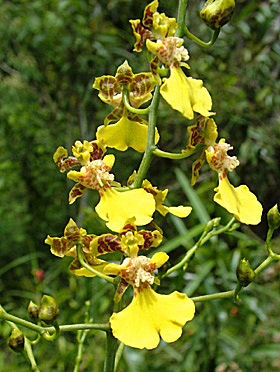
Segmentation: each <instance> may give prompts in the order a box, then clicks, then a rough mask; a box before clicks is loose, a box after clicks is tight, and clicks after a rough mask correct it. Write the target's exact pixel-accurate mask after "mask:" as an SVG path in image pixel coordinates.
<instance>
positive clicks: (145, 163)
mask: <svg viewBox="0 0 280 372" xmlns="http://www.w3.org/2000/svg"><path fill="white" fill-rule="evenodd" d="M159 98H160V95H159V86H158V85H157V86H156V88H155V92H154V96H153V100H152V103H151V106H150V112H149V126H148V137H147V144H146V150H145V153H144V155H143V158H142V161H141V164H140V166H139V169H138V172H137V175H136V178H135V181H134V183H133V185H132V186H131V187H132V188H134V189H135V188H139V187H141V185H142V182H143V179H144V178H145V177H146V173H147V172H148V169H149V167H150V164H151V162H152V159H153V150H154V146H155V128H156V121H157V111H158V105H159Z"/></svg>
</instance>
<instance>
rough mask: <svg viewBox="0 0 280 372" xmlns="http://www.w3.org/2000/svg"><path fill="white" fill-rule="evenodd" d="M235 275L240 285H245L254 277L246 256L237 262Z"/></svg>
mask: <svg viewBox="0 0 280 372" xmlns="http://www.w3.org/2000/svg"><path fill="white" fill-rule="evenodd" d="M236 276H237V279H238V281H239V283H240V284H241V285H242V287H247V285H248V284H250V283H251V282H252V281H253V280H254V279H255V276H256V274H255V272H254V270H253V269H252V268H251V265H250V263H249V261H247V260H246V258H243V259H242V260H241V261H240V262H239V264H238V266H237V268H236Z"/></svg>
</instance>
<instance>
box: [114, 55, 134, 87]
mask: <svg viewBox="0 0 280 372" xmlns="http://www.w3.org/2000/svg"><path fill="white" fill-rule="evenodd" d="M133 76H134V74H133V72H132V69H131V67H130V66H129V64H128V62H127V61H124V63H123V64H122V65H120V66H119V67H118V69H117V73H116V82H117V83H118V84H119V85H121V86H122V87H127V86H129V85H130V83H131V82H132V80H133Z"/></svg>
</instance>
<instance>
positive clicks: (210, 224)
mask: <svg viewBox="0 0 280 372" xmlns="http://www.w3.org/2000/svg"><path fill="white" fill-rule="evenodd" d="M220 222H221V217H217V218H213V220H210V221H209V222H207V224H206V226H205V229H204V231H205V232H209V231H211V230H213V229H214V228H215V227H218V226H219V225H220Z"/></svg>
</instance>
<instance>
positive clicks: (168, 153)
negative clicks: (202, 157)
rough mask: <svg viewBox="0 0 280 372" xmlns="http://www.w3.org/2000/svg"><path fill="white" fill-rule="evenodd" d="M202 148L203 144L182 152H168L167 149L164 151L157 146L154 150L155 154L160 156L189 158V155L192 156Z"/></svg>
mask: <svg viewBox="0 0 280 372" xmlns="http://www.w3.org/2000/svg"><path fill="white" fill-rule="evenodd" d="M200 149H201V146H196V147H195V148H194V149H193V150H192V151H188V152H181V153H172V152H166V151H162V150H160V149H158V148H155V149H154V150H153V154H154V155H156V156H159V157H161V158H168V159H185V158H188V157H189V156H192V155H193V154H195V153H196V152H197V151H198V150H200Z"/></svg>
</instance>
